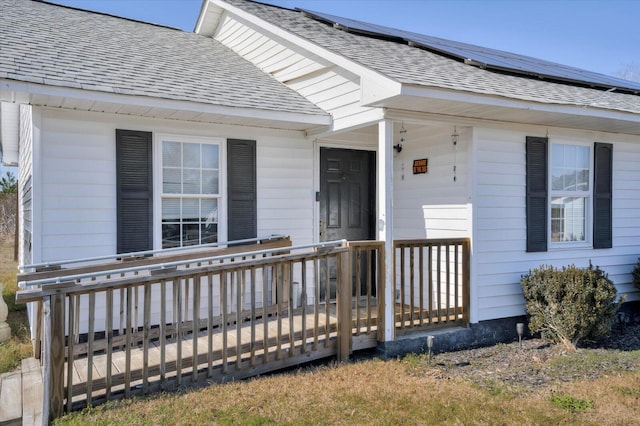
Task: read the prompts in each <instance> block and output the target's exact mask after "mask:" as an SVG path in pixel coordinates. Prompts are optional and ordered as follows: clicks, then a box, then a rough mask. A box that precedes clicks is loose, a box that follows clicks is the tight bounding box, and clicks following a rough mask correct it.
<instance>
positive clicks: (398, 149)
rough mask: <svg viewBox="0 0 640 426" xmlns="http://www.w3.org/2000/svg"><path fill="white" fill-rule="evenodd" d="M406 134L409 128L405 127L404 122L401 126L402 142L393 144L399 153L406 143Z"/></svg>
mask: <svg viewBox="0 0 640 426" xmlns="http://www.w3.org/2000/svg"><path fill="white" fill-rule="evenodd" d="M406 134H407V130H406V129H405V128H404V123H402V125H401V128H400V142H399V143H398V144H397V145H394V146H393V149H395V150H396V152H398V153H400V152H401V151H402V144H403V143H404V138H405V136H406Z"/></svg>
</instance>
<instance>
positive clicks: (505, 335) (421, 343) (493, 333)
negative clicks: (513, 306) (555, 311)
mask: <svg viewBox="0 0 640 426" xmlns="http://www.w3.org/2000/svg"><path fill="white" fill-rule="evenodd" d="M519 322H521V323H524V324H525V329H524V336H525V337H528V336H529V331H528V329H527V318H526V316H524V315H522V316H518V317H511V318H503V319H498V320H491V321H482V322H479V323H477V324H471V325H470V326H469V327H466V328H463V327H456V328H449V329H440V330H433V331H423V332H419V333H412V334H408V335H405V336H397V337H396V340H395V341H393V342H384V343H381V344H379V345H378V355H379V356H381V357H383V358H394V357H398V356H402V355H406V354H408V353H426V352H427V351H428V347H427V336H434V338H433V349H432V350H433V353H438V352H450V351H456V350H461V349H469V348H474V347H479V346H488V345H493V344H496V343H508V342H515V341H517V340H518V333H517V331H516V324H517V323H519Z"/></svg>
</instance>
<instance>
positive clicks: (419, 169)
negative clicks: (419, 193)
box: [413, 158, 429, 175]
mask: <svg viewBox="0 0 640 426" xmlns="http://www.w3.org/2000/svg"><path fill="white" fill-rule="evenodd" d="M428 171H429V159H428V158H422V159H420V160H413V174H414V175H419V174H421V173H427V172H428Z"/></svg>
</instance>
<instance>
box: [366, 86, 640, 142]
mask: <svg viewBox="0 0 640 426" xmlns="http://www.w3.org/2000/svg"><path fill="white" fill-rule="evenodd" d="M363 101H364V102H366V106H370V107H380V108H385V109H392V110H396V111H402V110H404V111H410V112H417V113H427V114H434V115H438V116H442V117H451V118H455V119H457V120H463V119H470V120H486V121H495V122H504V123H519V124H530V125H540V126H549V127H564V128H571V129H582V130H590V131H600V132H609V133H623V134H631V135H640V114H637V113H633V112H625V111H619V110H610V109H605V108H602V107H598V106H597V104H596V105H569V104H554V103H541V102H534V101H525V100H516V99H509V98H504V97H500V96H492V95H483V94H477V93H470V92H462V91H455V90H447V89H440V88H433V87H423V86H420V87H418V86H408V85H402V88H401V90H400V91H399V92H396V93H395V94H394V95H391V96H387V97H385V98H377V99H366V100H365V99H363Z"/></svg>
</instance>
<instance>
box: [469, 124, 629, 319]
mask: <svg viewBox="0 0 640 426" xmlns="http://www.w3.org/2000/svg"><path fill="white" fill-rule="evenodd" d="M546 131H547V129H539V130H538V131H537V132H536V131H532V130H531V129H529V130H528V131H527V132H520V131H515V130H500V129H487V128H474V131H473V143H474V145H475V146H474V150H475V152H476V153H477V155H476V159H477V161H476V162H475V170H476V174H475V178H474V179H473V194H474V196H473V200H474V202H473V206H474V228H473V268H472V269H473V272H472V276H471V282H472V286H473V287H474V290H473V291H472V293H473V292H474V291H475V292H476V296H475V297H474V298H473V299H472V301H471V303H472V312H473V315H472V320H473V321H474V322H476V321H482V320H490V319H497V318H504V317H510V316H516V315H523V314H524V298H523V296H522V289H521V287H520V277H521V276H522V275H523V274H526V273H528V272H529V271H530V270H531V269H533V268H536V267H538V266H540V265H542V264H551V265H554V266H557V267H562V266H564V265H569V264H572V263H573V264H575V265H576V266H579V267H585V266H587V265H588V264H589V261H591V262H592V263H593V264H594V265H598V266H600V267H601V268H603V269H604V270H605V271H606V272H607V273H608V274H609V277H610V278H611V279H612V280H613V281H614V283H615V284H616V287H617V289H618V292H619V293H626V294H628V297H627V300H635V299H637V298H638V296H637V291H635V289H634V288H633V286H632V285H631V275H630V272H631V270H632V268H633V265H634V264H635V262H636V260H637V257H638V254H639V253H640V238H638V237H640V210H639V209H638V207H640V204H639V203H640V201H639V200H640V198H638V197H640V190H639V189H638V188H640V169H638V168H637V167H636V168H635V169H633V170H632V166H631V164H632V163H633V161H634V160H635V161H639V160H640V143H639V142H640V141H637V140H636V141H634V142H631V140H633V139H632V138H631V137H628V138H626V141H625V137H624V136H617V135H613V134H604V135H603V134H591V133H588V132H571V131H569V130H556V131H555V133H557V134H550V135H549V141H550V143H553V141H554V139H555V140H563V141H568V142H569V143H573V144H584V145H591V146H592V145H593V143H594V142H595V141H604V142H609V143H613V144H614V149H613V152H614V158H613V169H614V173H613V238H614V247H613V249H608V250H593V249H591V248H590V247H573V248H562V249H556V248H554V247H551V248H550V250H549V251H547V252H538V253H527V252H526V212H525V139H526V137H527V136H530V135H532V134H542V135H544V134H545V132H546ZM550 133H551V132H550ZM636 139H637V138H636ZM636 164H637V163H636ZM589 207H590V206H589ZM634 207H635V209H634ZM589 231H590V230H589Z"/></svg>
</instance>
